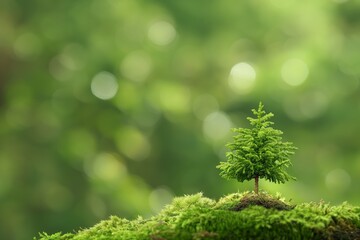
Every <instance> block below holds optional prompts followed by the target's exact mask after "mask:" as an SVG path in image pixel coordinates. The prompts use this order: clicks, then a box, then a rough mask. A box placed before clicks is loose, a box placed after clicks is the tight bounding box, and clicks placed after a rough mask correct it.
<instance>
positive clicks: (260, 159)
mask: <svg viewBox="0 0 360 240" xmlns="http://www.w3.org/2000/svg"><path fill="white" fill-rule="evenodd" d="M252 112H253V114H254V115H255V118H252V117H248V118H247V119H248V120H249V122H250V125H251V126H252V128H234V129H233V131H234V132H235V133H237V135H235V136H234V137H233V140H234V141H233V142H231V143H228V144H227V145H226V146H227V148H228V149H229V151H228V152H227V153H226V158H227V161H226V162H220V164H219V165H218V166H217V168H219V169H220V170H221V172H220V176H222V177H224V178H226V179H236V180H238V181H239V182H243V181H245V180H252V179H255V192H256V193H258V179H259V178H264V179H266V180H268V181H270V182H275V183H284V182H286V181H288V180H290V179H294V180H295V178H294V177H292V176H290V175H289V174H288V173H287V172H286V171H285V169H286V168H287V167H289V166H290V165H291V161H290V156H291V155H293V154H294V150H295V149H296V147H294V146H293V143H291V142H283V141H282V137H281V136H282V134H283V132H282V131H280V130H277V129H274V128H272V127H271V125H273V124H274V123H273V122H271V121H270V118H272V117H273V116H274V114H272V113H266V112H265V110H264V105H263V104H262V103H261V102H260V103H259V107H258V109H257V110H256V109H252Z"/></svg>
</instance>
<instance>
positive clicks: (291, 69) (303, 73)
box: [281, 58, 309, 86]
mask: <svg viewBox="0 0 360 240" xmlns="http://www.w3.org/2000/svg"><path fill="white" fill-rule="evenodd" d="M308 75H309V67H308V65H307V64H306V63H305V62H304V61H302V60H300V59H295V58H294V59H289V60H287V61H286V62H285V63H284V64H283V65H282V67H281V77H282V80H283V81H284V82H285V83H287V84H289V85H290V86H299V85H301V84H303V83H304V82H305V80H306V78H307V77H308Z"/></svg>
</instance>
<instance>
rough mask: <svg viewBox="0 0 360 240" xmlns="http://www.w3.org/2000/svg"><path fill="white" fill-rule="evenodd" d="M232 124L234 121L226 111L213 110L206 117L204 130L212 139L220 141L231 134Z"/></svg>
mask: <svg viewBox="0 0 360 240" xmlns="http://www.w3.org/2000/svg"><path fill="white" fill-rule="evenodd" d="M231 126H232V123H231V121H230V119H229V117H228V116H227V115H226V114H225V113H222V112H213V113H211V114H209V115H208V116H207V117H206V118H205V120H204V123H203V132H204V135H205V136H206V137H208V138H209V139H210V140H212V141H219V140H222V139H223V138H225V137H226V136H227V135H228V134H229V132H230V128H231Z"/></svg>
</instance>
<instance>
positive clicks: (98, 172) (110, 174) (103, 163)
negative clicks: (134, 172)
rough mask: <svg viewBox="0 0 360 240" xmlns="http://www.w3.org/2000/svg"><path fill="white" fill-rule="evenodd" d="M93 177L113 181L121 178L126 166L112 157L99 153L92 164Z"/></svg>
mask: <svg viewBox="0 0 360 240" xmlns="http://www.w3.org/2000/svg"><path fill="white" fill-rule="evenodd" d="M92 170H93V173H94V176H95V177H97V178H99V179H101V180H105V181H113V180H116V179H119V178H121V177H123V176H124V175H125V174H126V172H127V170H126V166H125V165H124V164H123V163H122V162H121V161H119V160H118V159H117V158H116V157H115V156H114V155H112V154H109V153H100V154H98V155H97V156H96V158H95V160H94V162H93V169H92Z"/></svg>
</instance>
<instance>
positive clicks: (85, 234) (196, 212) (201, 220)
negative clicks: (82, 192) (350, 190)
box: [38, 193, 360, 240]
mask: <svg viewBox="0 0 360 240" xmlns="http://www.w3.org/2000/svg"><path fill="white" fill-rule="evenodd" d="M38 239H41V240H50V239H62V240H70V239H74V240H82V239H110V240H111V239H114V240H115V239H124V240H125V239H126V240H127V239H134V240H135V239H136V240H139V239H140V240H142V239H144V240H145V239H147V240H148V239H151V240H166V239H185V240H186V239H189V240H190V239H191V240H193V239H194V240H196V239H224V240H225V239H226V240H232V239H234V240H235V239H360V208H359V207H354V206H351V205H349V204H346V203H344V204H342V205H339V206H330V205H329V204H325V203H323V202H320V203H304V204H299V205H297V206H291V205H290V204H288V203H287V202H285V200H283V199H280V198H279V197H272V196H270V195H267V194H263V193H262V194H260V195H259V196H254V195H253V194H251V193H235V194H230V195H227V196H225V197H223V198H221V199H219V200H218V201H214V200H212V199H209V198H205V197H203V196H202V194H201V193H199V194H195V195H190V196H184V197H178V198H175V199H174V200H173V202H172V203H171V204H170V205H168V206H166V207H165V208H164V209H163V210H162V211H161V212H160V213H159V214H157V215H156V216H153V217H151V218H149V219H143V218H141V217H139V218H137V219H135V220H132V221H129V220H127V219H121V218H119V217H116V216H112V217H110V218H109V219H108V220H104V221H102V222H100V223H99V224H97V225H95V226H93V227H91V228H88V229H84V230H80V231H78V232H76V233H67V234H61V233H56V234H52V235H49V234H46V233H43V234H41V235H40V237H39V238H38Z"/></svg>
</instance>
